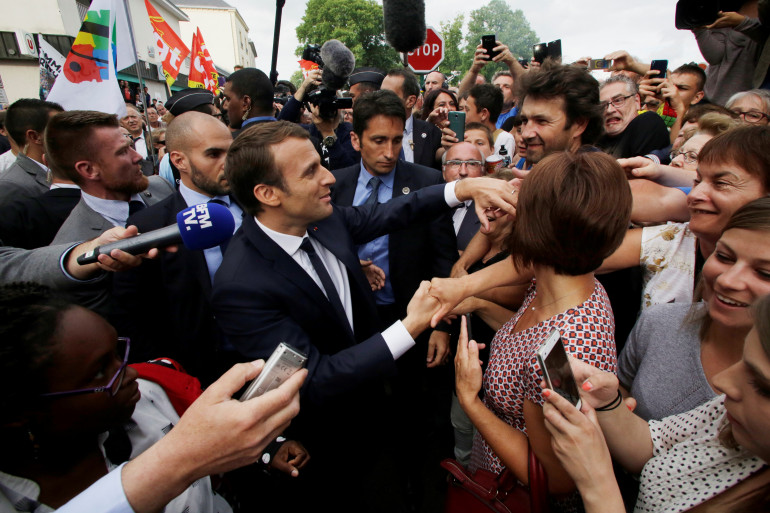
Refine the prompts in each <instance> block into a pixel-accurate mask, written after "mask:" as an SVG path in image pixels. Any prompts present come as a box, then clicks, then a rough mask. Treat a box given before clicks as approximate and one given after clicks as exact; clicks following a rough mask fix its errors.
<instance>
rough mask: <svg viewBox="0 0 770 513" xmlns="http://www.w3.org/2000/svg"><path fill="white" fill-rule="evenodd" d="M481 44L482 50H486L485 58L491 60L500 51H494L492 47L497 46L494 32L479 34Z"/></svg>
mask: <svg viewBox="0 0 770 513" xmlns="http://www.w3.org/2000/svg"><path fill="white" fill-rule="evenodd" d="M481 46H482V47H484V50H486V51H487V56H488V57H487V60H489V61H491V60H492V59H494V58H495V57H497V56H498V55H499V54H500V52H496V51H495V50H494V48H495V47H496V46H497V38H496V37H495V35H494V34H489V35H487V36H481Z"/></svg>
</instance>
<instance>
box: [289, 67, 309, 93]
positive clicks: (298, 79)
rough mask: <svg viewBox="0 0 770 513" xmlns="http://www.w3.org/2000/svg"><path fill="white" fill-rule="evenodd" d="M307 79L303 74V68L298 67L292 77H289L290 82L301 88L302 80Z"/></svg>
mask: <svg viewBox="0 0 770 513" xmlns="http://www.w3.org/2000/svg"><path fill="white" fill-rule="evenodd" d="M304 81H305V76H304V75H303V74H302V70H301V69H298V70H297V71H295V72H294V73H292V74H291V78H290V79H289V82H291V83H292V84H294V86H295V87H296V88H297V89H299V86H301V85H302V82H304Z"/></svg>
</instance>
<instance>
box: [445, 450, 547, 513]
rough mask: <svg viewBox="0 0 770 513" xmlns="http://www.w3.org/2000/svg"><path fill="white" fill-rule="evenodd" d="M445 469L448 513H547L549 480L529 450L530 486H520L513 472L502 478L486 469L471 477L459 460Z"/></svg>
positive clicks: (448, 460) (446, 460)
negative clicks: (446, 472)
mask: <svg viewBox="0 0 770 513" xmlns="http://www.w3.org/2000/svg"><path fill="white" fill-rule="evenodd" d="M441 466H442V467H443V468H444V469H446V470H447V471H449V476H447V481H448V483H449V488H448V489H447V496H446V503H445V505H444V512H445V513H488V512H489V511H496V512H499V513H547V512H548V477H547V476H546V473H545V469H544V468H543V466H542V465H541V464H540V462H539V461H538V459H537V456H535V453H534V452H533V451H532V448H531V447H530V448H529V486H524V485H522V484H521V483H519V482H518V481H517V479H516V477H514V475H513V472H511V471H510V470H508V469H507V468H506V469H504V470H503V471H502V472H501V473H500V474H499V475H497V474H495V473H493V472H490V471H488V470H484V469H478V470H476V472H474V473H472V474H471V473H470V472H469V471H468V470H467V469H466V468H465V467H463V466H462V465H460V464H459V463H458V462H457V460H454V459H451V458H448V459H445V460H444V461H442V462H441Z"/></svg>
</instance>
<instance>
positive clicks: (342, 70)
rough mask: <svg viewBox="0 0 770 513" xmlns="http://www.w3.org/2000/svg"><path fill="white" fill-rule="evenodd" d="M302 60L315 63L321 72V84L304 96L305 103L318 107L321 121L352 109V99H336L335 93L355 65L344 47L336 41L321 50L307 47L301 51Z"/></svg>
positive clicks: (315, 46) (320, 48) (313, 46)
mask: <svg viewBox="0 0 770 513" xmlns="http://www.w3.org/2000/svg"><path fill="white" fill-rule="evenodd" d="M322 54H325V55H326V60H327V61H329V62H328V63H327V64H328V65H325V64H324V59H323V58H322V57H321V55H322ZM302 58H303V59H305V60H307V61H311V62H315V63H316V64H318V67H319V68H320V69H321V70H322V71H323V75H322V84H321V85H320V86H319V87H318V88H317V89H315V90H313V91H312V92H310V93H309V94H308V95H307V96H305V101H306V102H307V103H309V104H311V105H315V106H317V107H318V115H319V116H320V117H321V119H334V117H335V116H337V111H338V110H339V109H350V108H353V99H352V98H338V97H337V91H339V90H340V89H341V88H342V86H344V85H345V82H347V80H348V76H349V75H350V73H351V72H352V71H353V67H354V65H355V59H354V58H353V54H352V53H351V52H350V50H348V49H347V48H346V47H345V45H343V44H342V43H341V42H339V41H337V40H336V39H331V40H329V41H327V42H326V43H324V45H323V48H322V47H320V46H318V45H307V46H306V47H305V49H304V50H303V51H302Z"/></svg>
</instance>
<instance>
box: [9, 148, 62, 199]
mask: <svg viewBox="0 0 770 513" xmlns="http://www.w3.org/2000/svg"><path fill="white" fill-rule="evenodd" d="M49 187H50V186H49V184H48V177H47V173H46V171H45V170H44V169H43V168H42V167H40V166H39V165H38V164H37V162H35V161H34V160H32V159H31V158H29V157H27V156H26V155H22V154H21V153H19V155H18V156H17V157H16V162H14V163H13V165H12V166H11V167H9V168H8V171H6V172H5V173H3V174H2V175H0V205H5V204H7V203H10V202H11V201H14V200H17V199H21V198H33V197H35V196H39V195H41V194H43V193H44V192H46V191H47V190H48V189H49Z"/></svg>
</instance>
